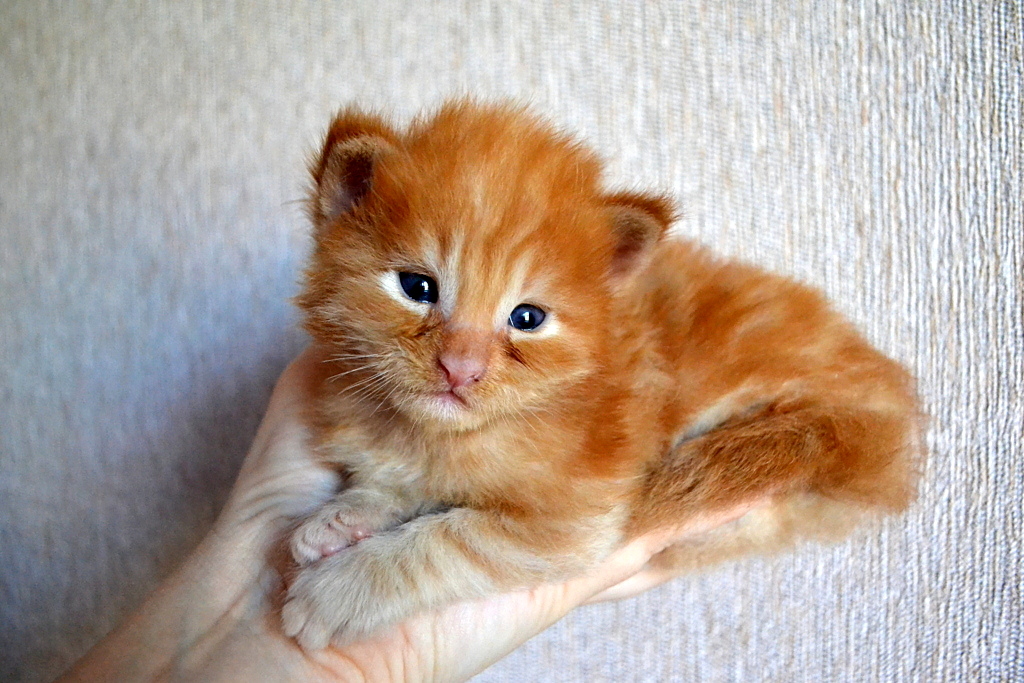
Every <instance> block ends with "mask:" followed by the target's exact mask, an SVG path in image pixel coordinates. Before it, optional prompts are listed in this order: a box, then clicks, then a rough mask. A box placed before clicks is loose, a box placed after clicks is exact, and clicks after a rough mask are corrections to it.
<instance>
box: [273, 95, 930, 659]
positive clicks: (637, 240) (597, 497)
mask: <svg viewBox="0 0 1024 683" xmlns="http://www.w3.org/2000/svg"><path fill="white" fill-rule="evenodd" d="M599 174H600V165H599V163H598V162H597V161H596V159H595V158H594V157H593V156H592V155H591V154H590V153H589V152H587V151H586V150H584V149H582V148H580V147H579V146H577V145H576V144H575V143H572V142H571V141H570V140H568V139H566V138H564V137H562V136H559V135H557V134H554V133H553V132H552V131H551V130H550V129H549V128H548V127H547V126H546V125H544V124H543V123H541V122H538V121H537V120H536V119H534V118H533V117H531V116H529V115H528V114H526V113H524V112H523V111H521V110H519V109H515V108H510V107H478V106H475V105H471V104H466V103H458V104H454V105H449V106H447V107H446V108H444V109H443V110H442V111H441V112H440V113H439V114H438V115H437V116H436V117H435V118H433V119H431V120H429V121H423V122H420V123H418V124H415V125H414V126H413V127H412V128H411V129H410V131H409V132H407V133H405V134H399V133H397V132H395V131H393V130H392V129H390V128H388V127H387V126H385V125H384V124H383V123H382V122H380V121H379V120H378V119H375V118H372V117H367V116H364V115H362V114H359V113H356V112H346V113H343V114H342V115H339V117H338V118H337V119H336V120H335V122H334V124H333V125H332V128H331V132H330V133H329V135H328V139H327V141H326V142H325V145H324V149H323V152H322V153H321V156H320V157H319V158H318V160H317V162H316V164H315V165H314V167H313V176H314V182H315V188H314V192H313V196H312V199H311V215H312V218H313V221H314V224H315V226H316V231H317V249H316V252H315V254H314V258H313V264H312V266H311V267H310V269H309V271H308V280H307V287H306V290H305V292H304V294H303V296H302V297H301V299H300V303H301V305H302V306H303V308H304V309H305V310H306V312H307V329H309V331H310V332H311V334H312V335H313V336H314V338H315V339H316V341H317V342H318V343H320V344H322V345H324V346H326V347H328V348H329V349H330V352H331V353H333V354H334V356H333V358H334V359H333V360H332V361H331V363H332V366H333V367H332V372H333V375H334V377H333V379H332V380H329V381H325V382H324V383H323V385H322V387H321V397H320V401H319V405H318V410H317V415H316V418H315V419H316V422H317V424H316V425H315V427H316V433H317V439H318V443H319V448H320V450H321V452H322V453H323V456H324V457H325V458H326V459H328V460H329V461H331V462H334V463H336V464H338V465H339V466H341V468H342V469H343V470H344V471H345V473H346V476H347V487H346V489H345V490H344V491H342V493H341V494H339V496H338V498H337V499H336V500H335V501H333V502H332V503H330V504H328V506H326V507H325V508H324V509H323V510H321V511H319V512H318V513H316V514H315V515H314V516H313V517H311V518H310V519H309V520H307V521H306V522H305V523H304V524H303V525H302V526H301V527H300V528H299V529H298V530H297V532H296V534H295V536H294V539H293V552H294V554H295V556H296V559H297V560H298V561H299V562H300V564H302V565H304V568H303V569H302V570H301V571H300V573H299V574H298V576H297V579H296V581H295V583H294V584H293V585H292V588H291V591H290V596H289V602H288V604H287V605H286V607H285V623H286V630H287V631H288V632H289V633H290V634H293V635H297V636H298V637H299V640H300V642H302V643H303V644H304V645H307V646H313V647H318V646H323V645H325V644H326V642H327V640H328V639H329V638H330V637H331V636H332V635H337V636H339V637H341V638H354V637H358V636H360V635H363V634H366V633H369V632H372V631H373V630H375V629H377V628H379V627H381V626H384V625H386V624H388V623H391V622H394V621H397V620H399V619H401V618H404V617H405V616H408V615H409V614H411V613H413V612H415V611H419V610H422V609H428V608H433V607H437V606H440V605H443V604H445V603H447V602H451V601H454V600H458V599H464V598H471V597H475V596H480V595H485V594H488V593H491V592H495V591H501V590H509V589H513V588H517V587H523V586H529V585H532V584H536V583H540V582H544V581H552V580H560V579H564V578H567V577H569V576H572V575H575V574H579V573H582V572H584V571H586V570H587V568H589V567H591V566H593V565H594V563H596V562H597V561H599V560H600V559H602V558H603V557H604V556H606V555H607V554H608V553H609V552H610V551H611V550H613V549H614V548H615V547H617V546H619V545H621V543H622V542H623V541H624V540H626V539H628V538H630V537H633V536H636V535H638V534H641V533H644V532H646V531H649V530H652V529H655V528H660V527H665V526H675V525H680V524H682V523H684V522H685V521H686V520H687V519H688V518H691V517H693V516H695V515H699V514H701V513H704V512H711V511H714V510H716V509H724V508H727V507H729V506H733V505H736V504H739V503H742V502H744V501H752V500H758V499H766V498H770V499H771V500H772V505H770V506H768V507H766V508H764V509H762V510H761V511H760V512H758V513H757V515H755V517H759V519H760V520H761V521H762V522H764V521H769V522H772V523H770V524H763V523H761V524H752V523H750V522H749V520H748V521H746V522H744V523H741V524H737V525H732V527H731V528H730V529H728V530H724V531H720V532H718V533H717V535H714V536H712V537H711V539H712V540H711V541H709V543H708V544H705V545H704V546H701V547H699V548H692V547H691V548H689V549H687V548H673V549H670V550H669V551H667V552H666V553H665V555H664V560H665V561H667V562H669V563H670V564H671V565H672V566H675V567H684V566H689V565H697V564H701V563H706V562H709V561H712V560H715V559H720V558H721V557H723V556H728V555H732V554H736V553H740V552H746V551H750V550H751V549H765V548H767V547H770V546H772V545H777V544H778V543H780V542H784V541H786V540H789V539H790V538H792V537H794V536H801V535H814V534H817V533H821V532H827V531H828V530H829V529H831V528H832V527H834V526H835V525H836V523H837V522H838V523H839V524H840V525H843V524H846V523H847V522H849V521H850V520H852V519H855V518H856V517H857V516H858V514H859V513H861V512H864V511H867V510H871V509H889V510H896V509H901V508H902V507H904V506H905V505H906V504H907V503H908V502H909V500H910V498H911V496H912V491H913V469H914V466H915V460H914V458H915V455H916V452H915V451H916V441H915V440H916V437H917V412H916V410H917V409H916V403H915V400H914V397H913V389H912V386H911V382H910V380H909V377H908V376H907V375H906V373H905V372H904V371H903V370H902V369H901V368H900V367H899V366H898V365H897V364H895V363H893V362H892V361H890V360H888V359H886V358H885V357H883V356H882V355H881V354H879V353H878V352H877V351H875V350H873V349H872V348H871V347H870V346H869V345H867V344H866V342H864V341H863V339H862V338H861V337H860V336H858V335H857V334H856V332H855V331H854V330H853V329H852V328H851V327H850V326H849V325H848V324H847V323H846V322H845V321H843V319H842V318H841V317H839V316H838V315H837V314H835V313H833V312H832V311H831V310H830V309H829V308H828V307H827V305H826V304H825V302H824V301H823V300H822V298H821V297H820V296H819V295H818V294H817V293H815V292H813V291H810V290H808V289H807V288H805V287H802V286H800V285H798V284H795V283H793V282H791V281H788V280H785V279H783V278H780V277H777V276H773V275H769V274H766V273H763V272H761V271H758V270H756V269H753V268H750V267H747V266H743V265H738V264H733V263H726V262H721V261H718V260H716V259H714V258H713V257H711V256H710V255H709V254H708V253H707V252H705V251H704V250H702V249H700V248H698V247H696V246H694V245H691V244H688V243H685V242H681V241H675V240H662V239H661V237H662V234H663V232H664V231H665V230H666V228H667V226H668V224H669V222H670V220H671V215H670V214H671V209H670V207H669V205H668V203H667V202H666V201H665V200H664V199H660V198H656V197H648V196H644V195H639V194H633V193H619V194H606V193H605V192H604V191H603V190H602V188H601V187H600V184H599ZM400 272H401V273H409V272H412V273H424V274H429V278H428V279H430V280H431V282H433V281H434V280H435V279H436V283H435V284H436V285H437V287H438V288H439V290H440V294H439V295H438V296H437V300H436V301H435V302H430V303H423V302H417V301H415V300H412V299H409V298H408V297H406V300H403V296H404V293H403V291H402V290H401V287H403V286H404V285H401V284H400V276H398V275H397V273H400ZM389 278H390V279H389ZM409 296H411V295H409ZM521 302H526V303H529V304H531V305H537V306H539V307H540V308H541V309H542V310H543V311H545V312H546V314H547V318H546V319H545V320H544V322H543V324H542V325H541V326H540V327H538V328H537V329H535V330H532V331H522V330H520V329H516V328H514V327H511V326H509V325H508V324H506V323H507V322H508V321H509V318H508V316H509V313H510V311H512V310H513V308H514V307H516V306H517V305H518V304H520V303H521ZM466 368H469V369H468V370H467V369H466ZM460 373H461V374H460ZM357 541H358V543H357ZM349 544H354V545H351V547H346V546H348V545H349ZM342 548H344V549H342ZM339 550H340V552H339Z"/></svg>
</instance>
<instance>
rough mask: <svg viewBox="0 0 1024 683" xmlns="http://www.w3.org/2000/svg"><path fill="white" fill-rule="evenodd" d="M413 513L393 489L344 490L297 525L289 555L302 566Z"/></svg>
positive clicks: (398, 521) (357, 488) (402, 519)
mask: <svg viewBox="0 0 1024 683" xmlns="http://www.w3.org/2000/svg"><path fill="white" fill-rule="evenodd" d="M414 513H415V511H414V510H411V509H410V504H409V503H408V501H406V500H404V499H403V498H402V497H401V496H399V495H398V494H397V493H395V492H394V491H390V490H387V489H378V488H367V487H356V488H351V489H347V490H345V491H342V492H341V493H339V494H338V495H337V496H336V497H335V498H334V499H333V500H331V501H329V502H328V503H327V504H325V505H324V506H323V507H321V508H320V509H319V510H317V511H316V512H314V513H313V514H312V515H310V516H309V517H308V518H307V519H306V520H304V521H303V522H302V523H301V524H300V525H299V526H298V528H297V529H296V530H295V531H294V533H293V534H292V537H291V551H292V556H293V557H294V558H295V561H296V562H298V563H299V565H300V566H305V565H307V564H310V563H312V562H316V561H317V560H319V559H321V558H324V557H326V556H328V555H333V554H335V553H337V552H338V551H340V550H342V549H344V548H347V547H348V546H350V545H352V544H354V543H357V542H359V541H361V540H363V539H365V538H367V537H369V536H371V535H372V534H374V533H376V532H379V531H384V530H386V529H390V528H392V527H394V526H397V525H398V524H400V523H402V522H403V521H405V520H406V519H409V518H410V517H412V516H413V514H414Z"/></svg>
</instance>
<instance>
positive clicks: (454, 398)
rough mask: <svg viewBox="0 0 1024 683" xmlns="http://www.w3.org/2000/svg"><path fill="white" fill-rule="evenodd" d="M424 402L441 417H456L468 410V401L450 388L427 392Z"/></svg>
mask: <svg viewBox="0 0 1024 683" xmlns="http://www.w3.org/2000/svg"><path fill="white" fill-rule="evenodd" d="M424 398H426V402H427V403H428V404H429V405H430V408H431V410H432V412H434V413H435V414H436V415H438V416H439V417H442V418H449V419H451V418H457V417H458V416H460V415H463V414H465V413H466V412H468V411H469V403H467V402H466V399H464V398H462V397H461V396H459V395H458V394H456V393H455V392H454V391H452V390H448V391H435V392H431V393H429V394H427V395H426V396H425V397H424Z"/></svg>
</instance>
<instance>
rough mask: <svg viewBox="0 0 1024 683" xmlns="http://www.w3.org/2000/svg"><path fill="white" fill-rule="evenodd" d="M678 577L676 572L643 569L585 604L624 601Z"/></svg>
mask: <svg viewBox="0 0 1024 683" xmlns="http://www.w3.org/2000/svg"><path fill="white" fill-rule="evenodd" d="M676 576H678V574H677V573H676V572H672V571H668V570H665V569H656V568H654V567H645V568H644V569H641V570H640V571H639V572H637V573H636V574H634V575H633V576H631V577H629V578H628V579H626V580H625V581H620V582H619V583H617V584H615V585H614V586H611V587H610V588H606V589H604V590H603V591H601V592H600V593H598V594H597V595H594V596H592V597H591V598H590V599H589V600H587V602H586V604H588V605H589V604H593V603H595V602H611V601H613V600H624V599H626V598H632V597H634V596H636V595H640V594H641V593H644V592H646V591H649V590H650V589H652V588H655V587H657V586H660V585H661V584H663V583H666V582H667V581H669V580H671V579H673V578H675V577H676Z"/></svg>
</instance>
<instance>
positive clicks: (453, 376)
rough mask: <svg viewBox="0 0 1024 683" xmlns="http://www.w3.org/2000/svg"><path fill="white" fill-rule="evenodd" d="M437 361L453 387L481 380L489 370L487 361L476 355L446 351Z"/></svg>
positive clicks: (449, 384)
mask: <svg viewBox="0 0 1024 683" xmlns="http://www.w3.org/2000/svg"><path fill="white" fill-rule="evenodd" d="M437 362H438V364H440V366H441V370H443V371H444V375H445V379H447V380H448V386H450V387H451V388H452V389H457V388H459V387H464V386H466V385H469V384H473V383H474V382H479V381H480V378H481V377H483V376H484V373H485V372H486V371H487V362H486V361H485V360H484V359H483V358H481V357H479V356H475V355H463V354H453V353H444V354H441V356H440V357H439V358H438V359H437Z"/></svg>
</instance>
